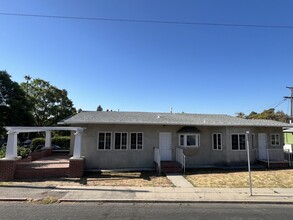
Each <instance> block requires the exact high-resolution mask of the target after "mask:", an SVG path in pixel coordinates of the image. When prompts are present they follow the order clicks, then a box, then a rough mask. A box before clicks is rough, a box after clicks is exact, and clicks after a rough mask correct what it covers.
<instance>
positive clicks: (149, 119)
mask: <svg viewBox="0 0 293 220" xmlns="http://www.w3.org/2000/svg"><path fill="white" fill-rule="evenodd" d="M59 124H65V125H67V124H70V125H86V124H145V125H181V126H250V127H292V125H290V124H287V123H282V122H277V121H272V120H256V119H243V118H238V117H233V116H229V115H222V114H188V113H155V112H108V111H106V112H99V111H82V112H80V113H78V114H76V115H74V116H72V117H70V118H67V119H65V120H63V121H61V122H60V123H59Z"/></svg>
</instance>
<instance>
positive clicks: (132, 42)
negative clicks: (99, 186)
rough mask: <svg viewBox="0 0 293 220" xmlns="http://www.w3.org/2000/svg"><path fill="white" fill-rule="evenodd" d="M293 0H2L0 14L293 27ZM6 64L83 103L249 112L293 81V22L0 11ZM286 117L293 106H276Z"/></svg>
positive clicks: (87, 106) (19, 75)
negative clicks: (136, 21)
mask: <svg viewBox="0 0 293 220" xmlns="http://www.w3.org/2000/svg"><path fill="white" fill-rule="evenodd" d="M292 11H293V1H292V0H275V1H273V0H190V1H188V0H177V1H176V0H42V1H40V0H0V13H23V14H41V15H57V16H74V17H95V18H114V19H135V20H163V21H180V22H207V23H233V24H254V25H285V26H286V25H287V26H293V13H292ZM0 69H1V70H6V71H7V72H8V73H9V74H10V75H12V79H13V80H15V81H17V82H23V81H24V75H30V76H32V77H33V78H41V79H44V80H47V81H49V82H50V83H51V84H52V85H55V86H57V87H58V88H60V89H66V90H67V91H68V93H69V98H70V99H71V100H72V101H73V103H74V105H75V107H76V108H77V109H79V108H81V109H83V110H96V108H97V106H98V105H102V107H103V108H104V109H112V110H118V109H120V111H151V112H168V111H169V110H170V107H172V108H173V111H174V112H182V111H184V112H189V113H224V114H230V115H234V114H235V113H236V112H244V113H246V114H249V113H250V112H251V111H257V112H260V111H263V110H264V109H267V108H271V107H274V106H276V105H277V104H279V103H280V102H281V101H282V99H283V96H289V95H290V90H289V89H286V86H293V78H292V76H293V28H291V29H284V28H252V27H227V26H201V25H179V24H159V23H135V22H116V21H97V20H71V19H52V18H40V17H17V16H5V15H0ZM276 109H277V110H283V111H284V112H285V113H288V114H289V102H284V103H283V104H281V105H280V106H278V107H277V108H276Z"/></svg>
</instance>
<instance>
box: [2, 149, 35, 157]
mask: <svg viewBox="0 0 293 220" xmlns="http://www.w3.org/2000/svg"><path fill="white" fill-rule="evenodd" d="M30 153H31V149H29V148H25V147H20V146H18V147H17V156H21V157H22V158H26V157H28V156H29V155H30ZM5 154H6V149H0V158H4V157H5Z"/></svg>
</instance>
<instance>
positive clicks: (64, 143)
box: [31, 136, 70, 150]
mask: <svg viewBox="0 0 293 220" xmlns="http://www.w3.org/2000/svg"><path fill="white" fill-rule="evenodd" d="M52 144H55V145H58V146H59V147H60V148H61V149H62V150H69V148H70V137H68V136H58V137H53V138H52ZM38 145H43V146H45V138H35V139H33V140H32V145H31V149H36V147H37V146H38Z"/></svg>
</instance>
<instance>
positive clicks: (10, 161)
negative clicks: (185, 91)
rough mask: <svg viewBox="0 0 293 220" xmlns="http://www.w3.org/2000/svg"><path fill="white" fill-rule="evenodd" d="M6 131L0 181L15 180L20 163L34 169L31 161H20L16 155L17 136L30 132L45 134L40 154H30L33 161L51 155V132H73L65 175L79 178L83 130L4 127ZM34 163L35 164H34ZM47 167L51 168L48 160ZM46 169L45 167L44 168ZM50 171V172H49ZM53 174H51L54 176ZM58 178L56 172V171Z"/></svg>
mask: <svg viewBox="0 0 293 220" xmlns="http://www.w3.org/2000/svg"><path fill="white" fill-rule="evenodd" d="M5 129H6V130H7V134H8V138H7V146H6V154H5V157H4V158H3V159H1V160H0V180H2V181H9V180H12V179H14V178H15V174H16V172H17V167H20V166H21V165H20V164H21V163H22V164H23V163H26V167H34V166H33V165H32V164H33V163H32V162H31V161H22V160H21V158H20V157H18V155H17V147H18V146H17V142H18V141H17V140H18V134H20V133H30V132H45V146H44V148H43V149H42V151H41V152H38V153H37V155H34V154H32V155H31V156H32V157H36V158H35V159H36V160H37V159H41V158H43V157H49V156H51V155H52V137H51V136H52V135H51V133H52V131H73V132H74V146H73V152H72V153H73V155H72V157H70V158H69V167H68V172H67V175H68V176H69V177H81V176H82V175H83V172H84V164H85V158H84V157H82V156H81V138H82V134H83V132H84V128H81V127H5ZM67 159H68V157H67ZM35 163H36V162H35ZM46 164H47V167H52V166H50V164H53V163H52V161H51V162H50V160H48V161H47V163H46ZM45 167H46V166H45ZM53 167H54V166H53ZM51 171H52V170H51ZM54 172H55V171H53V172H51V174H52V175H54ZM56 175H57V176H58V172H57V171H56Z"/></svg>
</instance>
